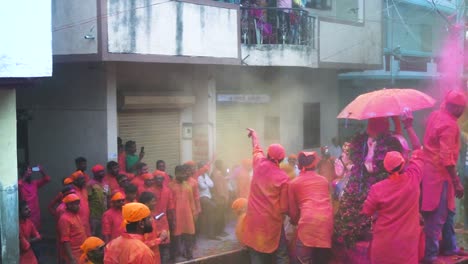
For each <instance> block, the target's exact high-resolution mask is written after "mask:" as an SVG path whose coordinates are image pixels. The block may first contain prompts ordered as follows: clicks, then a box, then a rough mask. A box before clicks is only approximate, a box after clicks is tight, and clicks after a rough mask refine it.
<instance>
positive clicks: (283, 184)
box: [241, 129, 289, 264]
mask: <svg viewBox="0 0 468 264" xmlns="http://www.w3.org/2000/svg"><path fill="white" fill-rule="evenodd" d="M248 130H249V137H251V138H252V147H253V168H254V174H253V177H252V184H251V187H250V196H249V200H248V202H249V203H248V206H247V213H246V215H245V220H244V221H245V222H244V224H245V226H244V232H243V234H242V241H241V242H242V243H243V244H244V245H246V246H247V247H248V249H249V254H250V260H251V263H253V264H257V263H265V264H266V263H271V261H272V258H273V257H274V258H275V259H276V263H277V264H283V263H289V257H288V251H287V242H286V237H285V234H284V228H283V214H285V213H287V211H288V185H287V182H288V180H289V177H288V176H287V175H286V173H285V172H284V171H282V170H281V169H280V168H279V164H280V163H281V161H283V159H284V157H285V151H284V148H283V147H282V146H281V145H280V144H272V145H270V146H269V147H268V153H267V156H266V157H265V155H264V154H263V150H262V148H261V146H260V144H259V143H258V139H257V133H255V131H254V130H253V129H248Z"/></svg>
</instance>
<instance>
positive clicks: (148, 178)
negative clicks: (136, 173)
mask: <svg viewBox="0 0 468 264" xmlns="http://www.w3.org/2000/svg"><path fill="white" fill-rule="evenodd" d="M141 177H142V178H143V180H153V179H154V176H153V174H151V173H145V174H143V175H141Z"/></svg>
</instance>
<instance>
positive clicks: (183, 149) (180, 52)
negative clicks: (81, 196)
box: [18, 0, 383, 236]
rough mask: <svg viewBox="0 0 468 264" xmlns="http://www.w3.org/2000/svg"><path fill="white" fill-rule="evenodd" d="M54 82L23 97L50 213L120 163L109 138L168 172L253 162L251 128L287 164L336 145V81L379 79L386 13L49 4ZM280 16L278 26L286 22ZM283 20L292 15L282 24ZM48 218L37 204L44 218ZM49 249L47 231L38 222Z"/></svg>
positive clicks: (321, 7) (312, 6) (372, 9)
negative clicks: (89, 177) (373, 74)
mask: <svg viewBox="0 0 468 264" xmlns="http://www.w3.org/2000/svg"><path fill="white" fill-rule="evenodd" d="M52 6H53V7H52V17H53V20H52V21H53V28H54V29H53V52H54V77H53V78H51V79H50V80H45V81H43V82H41V83H40V84H39V85H38V87H37V89H34V90H29V91H24V92H23V91H20V92H19V93H18V108H19V109H24V110H25V111H27V112H28V113H30V114H31V117H32V120H31V121H29V122H28V124H27V129H26V130H27V133H24V134H25V135H27V136H25V137H23V138H21V139H20V140H21V141H23V142H27V144H24V145H25V148H26V149H27V150H25V152H26V153H28V155H27V157H25V159H27V160H28V161H29V162H38V163H41V164H44V165H45V166H47V168H48V169H49V171H50V174H52V175H53V177H54V182H53V183H52V184H51V186H50V187H48V189H47V191H44V192H42V193H41V195H43V198H44V199H43V200H44V201H49V200H50V199H52V198H53V196H54V195H55V194H56V193H57V192H58V191H59V190H60V181H61V179H62V178H63V177H66V176H68V175H69V174H70V173H71V172H72V171H73V170H74V164H73V160H74V158H75V157H78V156H84V157H86V158H87V159H88V164H89V167H91V166H92V165H94V164H96V163H101V164H104V163H106V162H107V161H109V160H115V159H116V158H117V144H116V143H117V142H116V139H117V136H120V137H121V138H122V139H123V140H124V142H125V141H127V140H135V141H136V142H137V144H138V147H140V146H144V147H145V152H146V155H145V158H144V161H145V162H146V163H147V164H148V165H149V166H150V168H151V169H154V167H155V162H156V160H158V159H163V160H165V161H166V162H167V165H168V171H169V172H172V171H173V169H174V166H175V165H177V164H180V163H182V162H185V161H187V160H192V159H193V160H196V161H200V160H208V159H209V158H211V157H212V155H213V154H216V157H217V158H218V159H222V160H224V161H225V162H226V163H227V165H229V166H232V165H234V164H236V163H239V161H240V160H241V159H243V158H246V157H250V153H251V147H250V145H249V140H248V139H247V138H246V135H247V133H246V130H245V128H247V127H252V128H254V129H256V130H257V131H258V132H259V135H260V138H261V142H262V144H263V146H265V147H266V146H267V144H269V143H272V142H281V143H282V144H283V145H284V146H285V147H286V149H287V151H288V153H292V152H294V153H296V152H298V151H299V150H302V149H311V148H316V147H319V146H320V145H324V144H329V143H330V141H331V138H332V137H334V136H336V135H337V133H338V125H337V121H336V118H335V117H336V115H337V114H338V110H339V105H338V78H337V77H338V73H339V71H340V70H348V71H349V70H371V69H379V68H381V67H382V60H383V53H382V39H383V38H382V23H381V19H382V2H381V1H374V0H372V1H370V0H369V1H365V0H347V1H341V0H340V1H308V2H307V3H306V5H305V7H303V8H302V9H277V8H275V7H264V8H252V7H248V6H246V5H243V6H239V5H234V4H230V3H224V2H216V1H210V0H198V1H194V0H179V1H170V0H159V1H143V0H132V1H123V0H116V1H107V0H85V1H80V2H79V3H78V2H76V3H75V2H63V1H53V5H52ZM284 11H286V12H284ZM285 14H288V15H287V16H286V15H285ZM41 206H42V210H43V211H44V212H45V211H46V203H44V204H42V205H41ZM42 220H43V222H44V228H45V230H44V231H45V232H46V233H47V235H49V236H53V235H54V225H53V220H52V217H50V216H48V215H47V214H45V213H44V214H43V219H42Z"/></svg>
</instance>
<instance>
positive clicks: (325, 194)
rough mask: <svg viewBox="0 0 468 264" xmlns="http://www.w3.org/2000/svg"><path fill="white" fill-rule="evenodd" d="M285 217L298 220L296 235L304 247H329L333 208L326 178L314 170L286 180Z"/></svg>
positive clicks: (294, 220) (293, 220) (331, 233)
mask: <svg viewBox="0 0 468 264" xmlns="http://www.w3.org/2000/svg"><path fill="white" fill-rule="evenodd" d="M288 196H289V216H290V217H291V221H292V222H293V223H298V228H297V233H298V238H299V240H300V241H301V242H302V244H303V245H305V246H307V247H317V248H331V238H332V235H333V207H332V203H331V198H330V190H329V183H328V180H327V179H326V178H325V177H323V176H321V175H319V174H317V173H316V172H314V171H304V172H301V174H300V175H299V177H297V178H295V179H294V180H292V181H291V182H289V190H288Z"/></svg>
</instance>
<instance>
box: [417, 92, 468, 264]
mask: <svg viewBox="0 0 468 264" xmlns="http://www.w3.org/2000/svg"><path fill="white" fill-rule="evenodd" d="M465 107H466V97H465V94H464V93H463V92H461V91H455V90H452V91H450V92H449V93H448V94H447V95H446V96H445V99H444V102H443V103H442V105H441V109H439V110H436V111H434V112H432V114H431V115H430V116H429V118H428V120H427V125H426V132H425V134H424V157H425V163H424V169H423V175H424V177H423V179H422V206H421V211H422V214H423V216H424V223H425V225H424V232H425V233H426V252H425V257H424V258H425V261H426V262H429V263H430V262H433V261H437V255H438V253H439V238H440V236H441V234H442V243H441V247H442V248H441V249H440V251H442V253H443V254H444V255H464V252H463V251H460V250H459V248H458V247H457V241H456V236H455V232H454V217H455V197H457V198H459V199H461V198H462V197H463V195H464V189H463V185H462V184H461V183H460V179H459V177H458V173H457V171H456V165H457V160H458V154H459V151H460V128H459V127H458V124H457V119H458V118H460V117H461V115H462V114H463V112H464V110H465Z"/></svg>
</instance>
